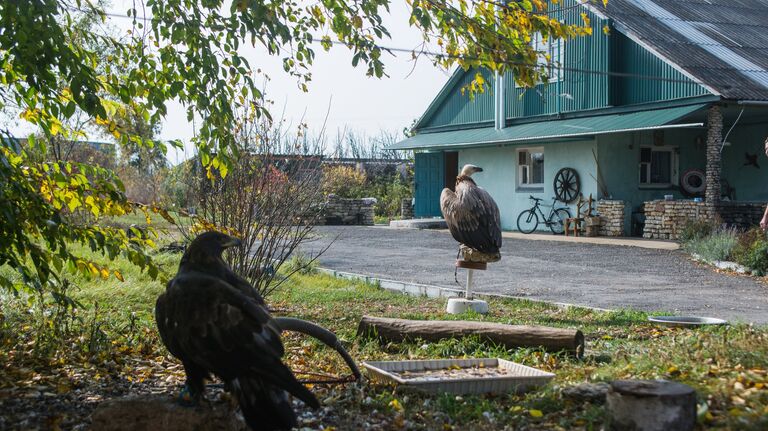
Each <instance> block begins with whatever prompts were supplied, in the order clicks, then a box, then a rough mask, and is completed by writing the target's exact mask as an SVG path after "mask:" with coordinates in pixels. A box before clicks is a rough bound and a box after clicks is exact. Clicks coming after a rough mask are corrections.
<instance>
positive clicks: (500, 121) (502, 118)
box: [495, 72, 507, 130]
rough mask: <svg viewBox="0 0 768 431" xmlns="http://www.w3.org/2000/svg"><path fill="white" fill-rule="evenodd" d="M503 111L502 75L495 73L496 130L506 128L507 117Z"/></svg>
mask: <svg viewBox="0 0 768 431" xmlns="http://www.w3.org/2000/svg"><path fill="white" fill-rule="evenodd" d="M504 109H505V106H504V75H502V74H500V73H499V72H496V115H495V117H496V130H501V129H503V128H504V127H505V126H506V123H507V117H506V113H505V112H504Z"/></svg>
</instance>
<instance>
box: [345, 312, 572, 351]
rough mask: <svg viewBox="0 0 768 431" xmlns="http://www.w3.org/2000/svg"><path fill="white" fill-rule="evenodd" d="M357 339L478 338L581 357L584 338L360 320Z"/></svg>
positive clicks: (537, 330) (477, 325)
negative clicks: (373, 337)
mask: <svg viewBox="0 0 768 431" xmlns="http://www.w3.org/2000/svg"><path fill="white" fill-rule="evenodd" d="M357 335H358V336H366V335H372V336H375V337H378V338H379V339H381V340H384V341H392V342H401V341H404V340H406V339H410V340H414V339H417V338H418V339H422V340H425V341H439V340H443V339H446V338H457V337H464V336H467V335H479V336H480V337H482V338H484V339H486V340H489V341H491V342H494V343H497V344H501V345H503V346H505V347H507V348H517V347H543V348H544V349H546V350H549V351H567V352H570V353H573V354H575V355H576V356H577V357H581V356H582V355H583V354H584V334H583V333H582V332H581V331H579V330H577V329H562V328H550V327H548V326H528V325H504V324H502V323H490V322H476V321H466V320H404V319H389V318H385V317H373V316H363V318H362V319H360V324H359V325H358V327H357Z"/></svg>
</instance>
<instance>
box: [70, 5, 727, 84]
mask: <svg viewBox="0 0 768 431" xmlns="http://www.w3.org/2000/svg"><path fill="white" fill-rule="evenodd" d="M68 9H70V10H73V11H78V12H92V11H90V10H86V9H78V8H75V7H70V8H68ZM101 13H103V14H104V15H105V16H108V17H112V18H122V19H130V20H133V19H137V20H148V19H151V17H146V16H133V17H131V16H128V15H121V14H117V13H112V12H106V11H102V12H101ZM322 43H323V42H322V41H321V40H318V39H314V38H313V40H312V44H314V45H318V44H322ZM330 43H331V44H333V45H340V46H347V44H346V43H344V42H342V41H338V40H331V41H330ZM373 47H375V48H378V49H380V50H382V51H388V52H390V53H391V52H402V53H407V54H412V55H426V56H429V57H434V58H438V59H439V58H451V59H457V60H458V59H462V60H480V58H478V57H469V56H464V57H462V56H459V55H449V54H444V53H439V52H433V51H428V50H415V49H409V48H401V47H393V46H385V45H377V44H375V45H373ZM503 64H505V65H507V66H528V67H546V68H555V69H558V70H561V71H567V72H574V73H584V74H591V75H598V76H615V77H618V78H635V79H641V80H647V81H660V82H673V83H678V84H688V85H702V86H703V85H705V84H704V83H703V82H701V81H699V80H697V79H693V78H691V79H678V78H668V77H664V76H654V75H641V74H637V73H625V72H613V71H608V70H595V69H586V68H580V67H569V66H563V65H560V66H558V65H555V64H549V63H528V62H524V61H505V62H503ZM737 70H738V69H737Z"/></svg>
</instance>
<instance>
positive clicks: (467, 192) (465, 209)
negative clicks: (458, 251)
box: [440, 165, 501, 254]
mask: <svg viewBox="0 0 768 431" xmlns="http://www.w3.org/2000/svg"><path fill="white" fill-rule="evenodd" d="M475 172H483V169H482V168H479V167H477V166H475V165H464V167H463V168H462V169H461V173H460V174H459V176H458V177H456V192H453V191H451V190H450V189H448V188H445V189H443V192H442V193H441V194H440V209H441V210H442V212H443V217H444V218H445V222H446V223H447V224H448V230H450V231H451V235H453V238H454V239H455V240H456V241H458V242H460V243H461V244H464V245H466V246H467V247H470V248H473V249H475V250H478V251H481V252H483V253H489V254H496V253H498V252H499V249H500V248H501V219H500V216H499V207H498V206H497V205H496V202H494V200H493V198H492V197H491V195H490V194H488V192H487V191H485V189H483V188H482V187H479V186H478V185H477V184H476V183H475V181H474V180H473V179H472V174H474V173H475Z"/></svg>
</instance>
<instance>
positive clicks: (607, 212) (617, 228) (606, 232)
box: [597, 199, 624, 236]
mask: <svg viewBox="0 0 768 431" xmlns="http://www.w3.org/2000/svg"><path fill="white" fill-rule="evenodd" d="M597 214H599V215H600V229H599V230H598V235H600V236H622V235H624V201H614V200H603V199H601V200H599V201H597Z"/></svg>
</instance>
